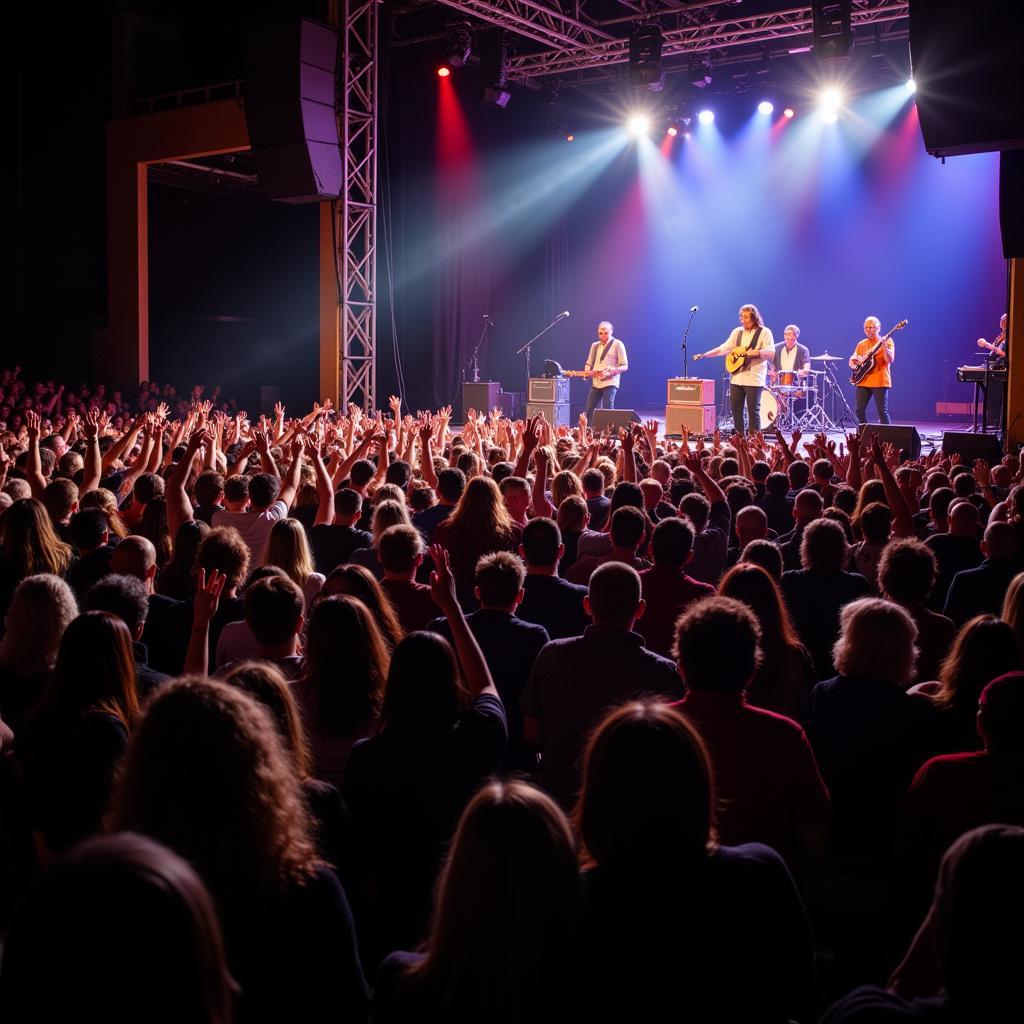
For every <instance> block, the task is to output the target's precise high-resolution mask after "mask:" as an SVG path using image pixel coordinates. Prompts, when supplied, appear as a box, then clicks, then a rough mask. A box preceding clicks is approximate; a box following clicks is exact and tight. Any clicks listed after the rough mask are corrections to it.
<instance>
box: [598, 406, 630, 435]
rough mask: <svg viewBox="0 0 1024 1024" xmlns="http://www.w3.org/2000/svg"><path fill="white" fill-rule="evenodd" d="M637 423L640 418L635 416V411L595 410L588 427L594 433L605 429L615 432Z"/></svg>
mask: <svg viewBox="0 0 1024 1024" xmlns="http://www.w3.org/2000/svg"><path fill="white" fill-rule="evenodd" d="M639 422H640V417H639V416H637V414H636V409H595V410H594V416H593V419H592V420H591V421H590V425H591V426H592V427H593V428H594V430H595V431H598V430H604V428H605V427H611V428H612V430H616V429H617V428H619V427H629V426H632V425H633V424H634V423H639Z"/></svg>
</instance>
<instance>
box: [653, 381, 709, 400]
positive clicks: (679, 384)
mask: <svg viewBox="0 0 1024 1024" xmlns="http://www.w3.org/2000/svg"><path fill="white" fill-rule="evenodd" d="M665 401H666V402H667V403H668V404H669V405H714V404H715V382H714V381H713V380H700V379H698V378H696V377H672V378H671V379H670V380H669V381H668V394H667V395H666V396H665Z"/></svg>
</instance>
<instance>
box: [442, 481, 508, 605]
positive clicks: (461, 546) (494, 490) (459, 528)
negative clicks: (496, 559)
mask: <svg viewBox="0 0 1024 1024" xmlns="http://www.w3.org/2000/svg"><path fill="white" fill-rule="evenodd" d="M522 533H523V531H522V530H521V529H520V528H519V527H518V526H517V525H516V523H515V521H514V520H513V519H512V516H511V515H509V512H508V509H507V508H506V507H505V502H504V499H503V498H502V496H501V491H500V490H498V485H497V484H496V483H495V482H494V481H493V480H492V479H491V478H490V477H488V476H477V477H474V478H473V479H472V480H470V481H469V483H468V484H466V489H465V491H463V492H462V497H461V498H459V503H458V505H456V506H455V509H454V511H453V512H452V513H451V515H450V516H448V518H447V519H445V520H444V521H443V522H442V523H439V524H438V526H437V529H436V530H435V531H434V536H433V541H434V543H435V544H440V545H441V547H443V548H444V549H445V550H446V551H447V552H448V557H449V558H450V559H451V566H452V572H453V573H454V574H455V580H456V585H457V587H458V594H459V602H460V604H462V606H463V607H464V608H476V607H477V601H476V598H475V597H474V596H473V587H474V584H475V574H476V563H477V562H479V561H480V559H481V558H483V556H484V555H489V554H490V553H491V552H492V551H512V552H515V550H516V549H517V547H518V546H519V541H520V539H521V537H522Z"/></svg>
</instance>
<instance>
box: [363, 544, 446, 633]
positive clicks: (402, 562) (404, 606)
mask: <svg viewBox="0 0 1024 1024" xmlns="http://www.w3.org/2000/svg"><path fill="white" fill-rule="evenodd" d="M377 555H378V557H379V558H380V563H381V566H382V567H383V569H384V579H382V580H381V583H380V585H381V589H382V590H383V591H384V593H385V594H387V595H388V597H389V598H390V600H391V604H392V605H393V606H394V609H395V613H396V614H397V615H398V621H399V622H400V623H401V625H402V629H404V630H405V632H406V633H411V632H412V631H413V630H414V629H426V628H427V623H428V622H430V620H431V619H433V618H434V616H435V615H436V614H437V605H436V604H434V600H433V598H432V597H431V596H430V587H428V586H427V585H426V584H425V583H417V582H416V572H417V570H418V569H419V567H420V566H421V565H422V564H423V538H422V535H421V534H420V531H419V530H417V529H416V527H415V526H402V525H401V524H399V525H397V526H389V527H388V528H387V529H386V530H385V531H384V532H383V533H382V534H381V535H380V541H379V542H378V544H377Z"/></svg>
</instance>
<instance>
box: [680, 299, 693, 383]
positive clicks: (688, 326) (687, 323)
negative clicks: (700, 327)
mask: <svg viewBox="0 0 1024 1024" xmlns="http://www.w3.org/2000/svg"><path fill="white" fill-rule="evenodd" d="M696 314H697V310H695V309H691V310H690V319H689V320H687V321H686V329H685V330H684V331H683V343H682V345H680V346H679V347H680V348H681V349H682V350H683V377H684V378H686V377H688V376H689V373H688V371H687V366H686V361H687V355H686V336H687V335H688V334H689V333H690V325H691V324H692V323H693V318H694V316H696Z"/></svg>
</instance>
